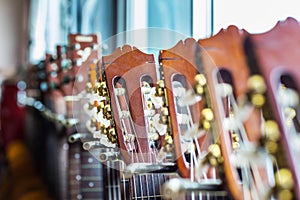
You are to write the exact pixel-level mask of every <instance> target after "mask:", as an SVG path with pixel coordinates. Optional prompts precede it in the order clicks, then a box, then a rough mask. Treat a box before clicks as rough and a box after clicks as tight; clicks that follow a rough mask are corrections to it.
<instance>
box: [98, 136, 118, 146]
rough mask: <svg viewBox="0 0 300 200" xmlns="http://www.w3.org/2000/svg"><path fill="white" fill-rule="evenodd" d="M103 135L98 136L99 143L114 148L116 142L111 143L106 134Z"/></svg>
mask: <svg viewBox="0 0 300 200" xmlns="http://www.w3.org/2000/svg"><path fill="white" fill-rule="evenodd" d="M103 136H104V137H101V138H100V143H101V144H102V145H104V146H106V147H110V148H115V147H116V144H114V143H111V142H110V141H109V140H108V138H107V136H106V135H103Z"/></svg>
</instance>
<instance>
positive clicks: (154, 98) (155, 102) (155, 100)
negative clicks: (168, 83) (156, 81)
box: [151, 94, 163, 109]
mask: <svg viewBox="0 0 300 200" xmlns="http://www.w3.org/2000/svg"><path fill="white" fill-rule="evenodd" d="M151 102H152V103H153V105H154V107H155V108H156V109H158V108H161V107H162V105H163V99H162V97H157V96H155V94H151Z"/></svg>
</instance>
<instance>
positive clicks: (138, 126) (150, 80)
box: [102, 45, 176, 199]
mask: <svg viewBox="0 0 300 200" xmlns="http://www.w3.org/2000/svg"><path fill="white" fill-rule="evenodd" d="M102 62H103V72H104V73H105V80H106V84H107V88H108V91H109V96H110V103H111V110H112V113H113V118H114V123H115V124H114V127H115V130H116V134H117V142H118V146H119V151H120V153H121V155H122V159H123V160H124V163H125V166H124V170H123V173H122V174H121V175H122V180H123V181H126V182H127V185H130V186H129V188H130V191H129V192H127V193H128V196H126V198H131V199H132V198H141V199H143V198H152V199H161V194H160V186H161V185H162V183H163V182H165V181H166V179H168V176H166V175H164V173H163V172H172V171H174V170H175V169H176V165H175V164H174V163H173V161H172V160H171V161H170V157H168V155H170V154H168V153H167V150H166V148H167V146H168V144H169V143H168V144H167V142H166V138H167V135H166V131H167V130H166V128H165V127H163V128H159V127H161V126H163V124H161V123H160V122H158V121H159V120H158V118H159V116H160V112H161V109H160V108H161V106H162V101H161V99H160V97H158V96H156V95H155V93H156V87H155V83H156V81H157V78H156V68H155V62H154V57H153V55H150V54H145V53H143V52H141V51H139V50H138V49H137V48H135V47H131V46H128V45H125V46H123V47H122V48H118V49H117V50H116V51H115V52H114V53H112V54H111V55H108V56H103V58H102ZM111 133H114V132H109V131H107V134H108V138H115V137H114V135H110V134H111ZM111 142H113V140H111ZM170 151H171V150H170ZM171 159H172V157H171Z"/></svg>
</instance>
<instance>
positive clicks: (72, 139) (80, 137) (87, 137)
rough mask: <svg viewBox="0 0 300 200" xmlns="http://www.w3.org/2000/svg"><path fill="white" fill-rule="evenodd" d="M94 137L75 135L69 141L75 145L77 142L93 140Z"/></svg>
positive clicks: (83, 134)
mask: <svg viewBox="0 0 300 200" xmlns="http://www.w3.org/2000/svg"><path fill="white" fill-rule="evenodd" d="M92 138H93V137H92V135H91V134H90V133H74V134H72V135H70V136H69V138H68V141H69V142H70V143H74V142H77V141H80V140H81V141H83V140H89V139H92Z"/></svg>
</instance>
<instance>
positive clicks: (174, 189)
mask: <svg viewBox="0 0 300 200" xmlns="http://www.w3.org/2000/svg"><path fill="white" fill-rule="evenodd" d="M183 188H184V187H183V186H182V182H181V181H180V179H177V178H173V179H170V180H169V181H167V182H165V183H164V184H163V186H162V195H163V197H164V198H166V199H173V198H174V197H177V196H178V195H180V193H182V192H183V191H182V190H183Z"/></svg>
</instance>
